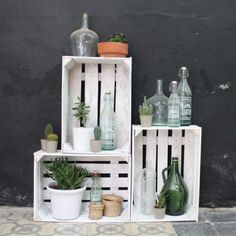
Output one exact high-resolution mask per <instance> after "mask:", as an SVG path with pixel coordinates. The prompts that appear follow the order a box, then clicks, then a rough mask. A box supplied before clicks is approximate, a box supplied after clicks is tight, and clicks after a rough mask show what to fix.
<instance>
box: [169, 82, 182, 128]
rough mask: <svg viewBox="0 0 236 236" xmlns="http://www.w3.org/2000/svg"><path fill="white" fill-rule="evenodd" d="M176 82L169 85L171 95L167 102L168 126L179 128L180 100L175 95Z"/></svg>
mask: <svg viewBox="0 0 236 236" xmlns="http://www.w3.org/2000/svg"><path fill="white" fill-rule="evenodd" d="M177 86H178V82H177V81H172V82H171V83H170V91H171V95H170V98H169V101H168V126H170V127H178V126H180V100H179V96H178V94H177Z"/></svg>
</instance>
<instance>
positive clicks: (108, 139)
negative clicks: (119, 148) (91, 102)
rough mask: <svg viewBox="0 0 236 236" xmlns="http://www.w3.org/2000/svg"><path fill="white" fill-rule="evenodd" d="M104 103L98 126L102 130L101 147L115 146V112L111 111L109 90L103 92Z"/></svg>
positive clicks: (110, 147) (105, 148)
mask: <svg viewBox="0 0 236 236" xmlns="http://www.w3.org/2000/svg"><path fill="white" fill-rule="evenodd" d="M104 100H105V105H104V107H103V110H102V114H101V119H100V127H101V130H102V137H101V139H102V149H103V150H114V149H115V148H116V130H115V113H114V111H113V106H112V99H111V92H106V93H105V99H104Z"/></svg>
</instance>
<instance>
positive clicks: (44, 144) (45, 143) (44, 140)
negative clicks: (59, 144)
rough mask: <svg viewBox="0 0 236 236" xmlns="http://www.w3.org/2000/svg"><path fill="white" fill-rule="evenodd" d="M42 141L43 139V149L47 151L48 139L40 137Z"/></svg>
mask: <svg viewBox="0 0 236 236" xmlns="http://www.w3.org/2000/svg"><path fill="white" fill-rule="evenodd" d="M40 141H41V149H42V150H43V151H45V152H46V149H47V146H46V145H47V139H40Z"/></svg>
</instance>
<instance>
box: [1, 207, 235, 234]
mask: <svg viewBox="0 0 236 236" xmlns="http://www.w3.org/2000/svg"><path fill="white" fill-rule="evenodd" d="M32 218H33V214H32V208H15V207H0V235H1V236H13V235H16V236H17V235H21V236H61V235H67V236H73V235H78V236H80V235H81V236H85V235H89V236H102V235H103V236H106V235H107V236H119V235H127V236H129V235H133V236H148V235H158V236H162V235H163V236H165V235H167V236H174V235H177V236H214V235H217V236H219V235H220V236H221V235H222V236H236V208H229V209H226V208H224V209H223V208H222V209H206V208H204V209H201V210H200V217H199V222H198V223H194V222H188V223H187V222H180V223H172V224H171V223H137V224H136V223H125V224H123V223H119V224H118V223H117V224H114V223H113V224H111V223H109V224H105V223H89V224H78V223H77V224H71V223H64V224H62V223H56V224H55V223H45V222H34V221H33V220H32Z"/></svg>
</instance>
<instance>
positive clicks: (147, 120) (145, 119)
mask: <svg viewBox="0 0 236 236" xmlns="http://www.w3.org/2000/svg"><path fill="white" fill-rule="evenodd" d="M140 123H141V126H142V127H150V126H152V115H150V116H149V115H140Z"/></svg>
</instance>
